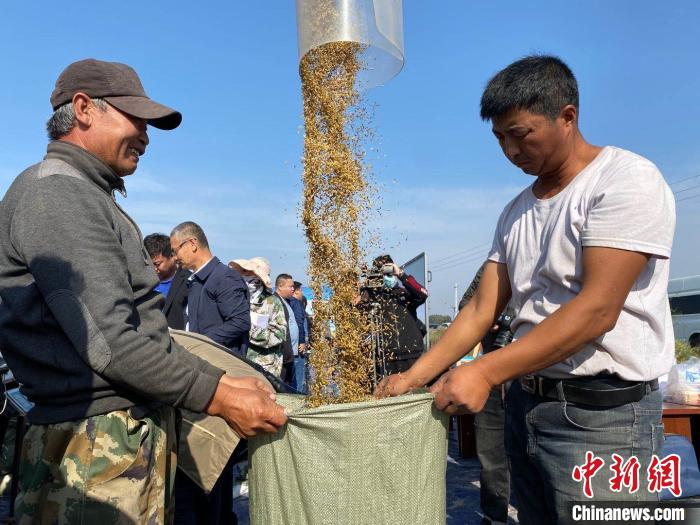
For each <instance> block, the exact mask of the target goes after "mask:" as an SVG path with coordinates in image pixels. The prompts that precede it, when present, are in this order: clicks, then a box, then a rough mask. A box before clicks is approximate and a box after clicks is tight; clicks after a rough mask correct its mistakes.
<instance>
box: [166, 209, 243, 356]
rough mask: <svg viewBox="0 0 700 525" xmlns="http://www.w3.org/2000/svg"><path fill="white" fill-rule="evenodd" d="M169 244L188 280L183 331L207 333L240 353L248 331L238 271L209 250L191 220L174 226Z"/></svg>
mask: <svg viewBox="0 0 700 525" xmlns="http://www.w3.org/2000/svg"><path fill="white" fill-rule="evenodd" d="M170 245H171V247H172V250H173V253H174V254H175V257H176V258H177V260H178V262H179V263H180V265H181V266H182V267H183V268H185V269H186V270H189V271H190V272H192V274H191V275H190V276H189V278H188V280H187V285H188V286H189V288H190V292H189V296H188V299H187V321H186V330H187V331H188V332H196V333H198V334H202V335H206V336H207V337H209V338H210V339H213V340H214V341H216V342H217V343H219V344H220V345H223V346H225V347H227V348H228V349H229V350H231V353H234V354H238V355H243V350H244V349H245V346H246V344H247V340H248V331H249V330H250V299H249V296H248V287H247V286H246V284H245V281H244V280H243V278H242V277H241V276H240V274H239V273H238V272H237V271H236V270H234V269H233V268H229V267H228V266H226V265H225V264H224V263H222V262H221V261H220V260H219V259H218V258H217V257H214V256H213V255H212V253H211V251H210V250H209V242H208V241H207V237H206V235H204V231H203V230H202V228H200V227H199V225H198V224H196V223H194V222H189V221H188V222H183V223H181V224H178V225H177V226H175V228H173V231H172V233H171V234H170Z"/></svg>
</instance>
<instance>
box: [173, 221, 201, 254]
mask: <svg viewBox="0 0 700 525" xmlns="http://www.w3.org/2000/svg"><path fill="white" fill-rule="evenodd" d="M170 236H171V237H173V236H174V237H176V238H177V239H182V238H183V237H187V238H189V239H196V240H197V244H199V245H200V246H201V247H202V248H206V249H207V250H208V249H209V241H207V236H206V235H204V230H203V229H202V227H201V226H200V225H199V224H197V223H196V222H192V221H185V222H181V223H180V224H178V225H177V226H175V227H174V228H173V231H172V232H170Z"/></svg>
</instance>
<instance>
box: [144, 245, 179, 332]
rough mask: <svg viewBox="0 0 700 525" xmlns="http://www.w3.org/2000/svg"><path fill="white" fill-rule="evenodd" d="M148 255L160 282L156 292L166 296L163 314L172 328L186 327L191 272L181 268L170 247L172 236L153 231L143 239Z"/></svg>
mask: <svg viewBox="0 0 700 525" xmlns="http://www.w3.org/2000/svg"><path fill="white" fill-rule="evenodd" d="M143 245H144V246H145V247H146V251H147V252H148V255H150V256H151V261H153V266H154V268H155V269H156V274H157V275H158V279H159V280H160V283H158V286H156V288H155V290H156V292H160V293H162V294H163V295H164V296H165V304H164V305H163V315H165V319H167V321H168V326H169V327H170V328H175V329H176V330H184V329H185V308H186V307H187V293H188V292H189V288H188V287H187V278H188V277H189V276H190V272H189V271H187V270H184V269H182V268H180V266H179V265H178V264H177V258H176V257H175V254H174V253H173V250H172V248H171V247H170V237H168V236H167V235H164V234H162V233H152V234H150V235H146V237H145V238H144V239H143Z"/></svg>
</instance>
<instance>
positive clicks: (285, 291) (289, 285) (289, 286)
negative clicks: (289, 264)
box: [275, 279, 294, 299]
mask: <svg viewBox="0 0 700 525" xmlns="http://www.w3.org/2000/svg"><path fill="white" fill-rule="evenodd" d="M275 291H276V292H277V295H279V296H280V297H283V298H284V299H289V298H290V297H291V296H292V294H293V293H294V279H283V280H282V282H280V283H279V284H278V285H277V289H276V290H275Z"/></svg>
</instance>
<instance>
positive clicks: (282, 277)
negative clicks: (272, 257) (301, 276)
mask: <svg viewBox="0 0 700 525" xmlns="http://www.w3.org/2000/svg"><path fill="white" fill-rule="evenodd" d="M287 279H291V280H292V281H293V280H294V277H292V276H291V275H289V274H288V273H281V274H279V275H278V276H277V278H275V288H277V287H278V286H279V285H280V283H281V282H282V281H286V280H287Z"/></svg>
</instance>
